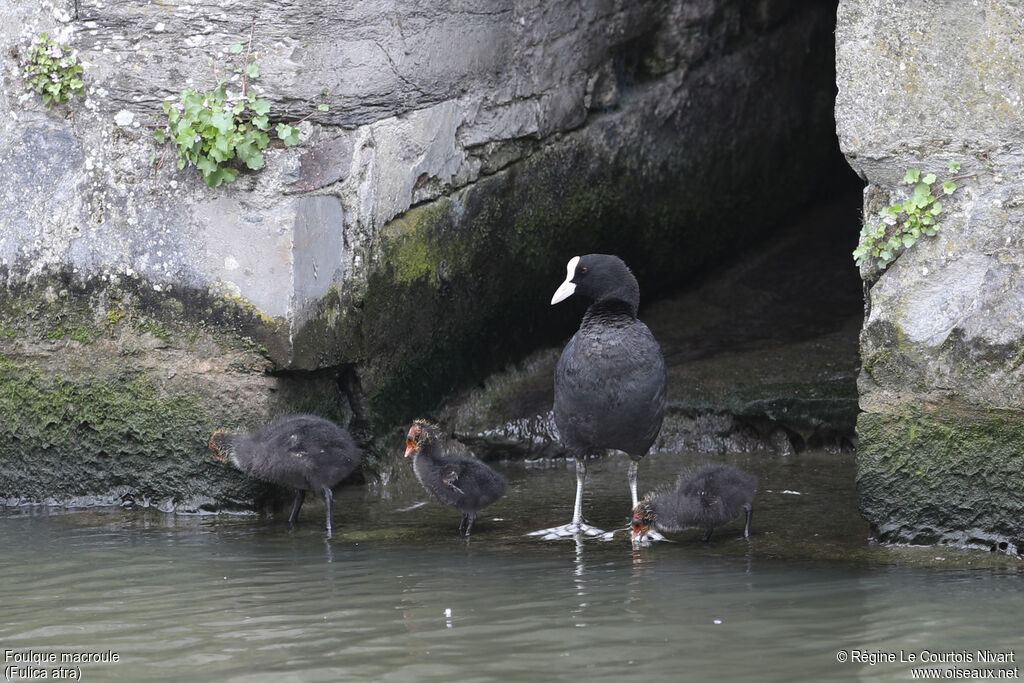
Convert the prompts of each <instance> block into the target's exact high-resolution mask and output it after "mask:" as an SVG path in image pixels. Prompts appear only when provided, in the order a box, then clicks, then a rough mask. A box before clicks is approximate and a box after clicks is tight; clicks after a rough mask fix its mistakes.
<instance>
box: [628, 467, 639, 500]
mask: <svg viewBox="0 0 1024 683" xmlns="http://www.w3.org/2000/svg"><path fill="white" fill-rule="evenodd" d="M636 470H637V463H636V460H633V459H632V458H630V460H629V472H627V473H626V476H627V477H628V478H629V492H630V494H632V496H633V508H635V507H636V504H637V500H638V498H637V497H636ZM633 508H630V510H632V509H633Z"/></svg>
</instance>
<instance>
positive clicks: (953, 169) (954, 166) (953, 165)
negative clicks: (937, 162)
mask: <svg viewBox="0 0 1024 683" xmlns="http://www.w3.org/2000/svg"><path fill="white" fill-rule="evenodd" d="M948 168H949V172H950V173H959V172H960V162H959V161H951V162H949V166H948ZM947 182H948V181H947Z"/></svg>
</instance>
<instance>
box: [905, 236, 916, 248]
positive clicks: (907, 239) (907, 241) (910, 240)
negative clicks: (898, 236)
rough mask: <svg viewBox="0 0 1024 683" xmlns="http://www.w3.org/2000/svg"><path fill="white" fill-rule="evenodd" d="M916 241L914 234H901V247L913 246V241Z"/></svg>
mask: <svg viewBox="0 0 1024 683" xmlns="http://www.w3.org/2000/svg"><path fill="white" fill-rule="evenodd" d="M916 241H917V238H916V237H915V236H913V235H904V236H903V247H904V248H906V249H909V248H910V247H912V246H914V242H916Z"/></svg>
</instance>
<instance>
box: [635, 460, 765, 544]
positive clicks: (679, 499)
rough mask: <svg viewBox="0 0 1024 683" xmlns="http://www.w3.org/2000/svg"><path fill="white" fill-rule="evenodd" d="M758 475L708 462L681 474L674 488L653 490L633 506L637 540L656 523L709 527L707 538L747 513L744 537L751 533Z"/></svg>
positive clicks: (667, 526)
mask: <svg viewBox="0 0 1024 683" xmlns="http://www.w3.org/2000/svg"><path fill="white" fill-rule="evenodd" d="M756 486H757V478H756V477H754V475H752V474H748V473H747V472H743V471H741V470H738V469H736V468H735V467H730V466H728V465H708V466H706V467H702V468H701V469H699V470H697V471H696V472H695V473H694V474H692V475H689V476H688V475H683V476H681V477H679V481H678V482H677V484H676V488H675V490H674V491H665V492H662V493H650V494H648V495H647V496H646V497H645V498H644V499H643V500H642V501H640V502H639V503H638V504H637V505H636V506H635V507H634V508H633V522H632V526H633V542H634V543H640V542H642V541H643V540H644V537H645V536H646V535H647V533H648V532H649V530H650V528H651V527H652V526H653V527H655V528H656V529H659V530H660V531H666V532H671V531H681V530H683V529H686V528H689V527H697V528H700V529H705V530H706V533H705V534H704V541H705V542H707V540H708V539H710V538H711V532H712V531H714V529H715V527H717V526H722V525H723V524H728V523H729V522H731V521H732V520H734V519H736V518H737V517H739V515H740V513H745V515H746V524H745V525H744V528H743V537H744V538H747V537H749V536H750V518H751V516H752V514H753V510H754V507H753V504H752V501H753V499H754V488H755V487H756Z"/></svg>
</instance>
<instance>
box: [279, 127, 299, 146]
mask: <svg viewBox="0 0 1024 683" xmlns="http://www.w3.org/2000/svg"><path fill="white" fill-rule="evenodd" d="M277 137H279V138H280V139H281V140H283V141H284V144H285V146H286V147H292V146H294V145H297V144H299V129H298V128H295V127H293V126H289V125H288V124H286V123H279V124H277Z"/></svg>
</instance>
